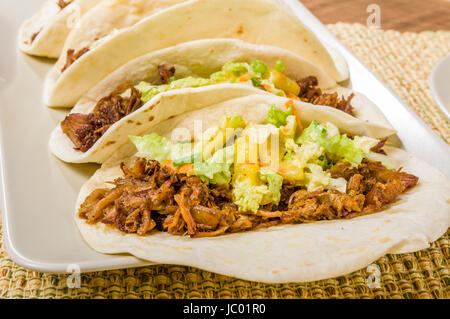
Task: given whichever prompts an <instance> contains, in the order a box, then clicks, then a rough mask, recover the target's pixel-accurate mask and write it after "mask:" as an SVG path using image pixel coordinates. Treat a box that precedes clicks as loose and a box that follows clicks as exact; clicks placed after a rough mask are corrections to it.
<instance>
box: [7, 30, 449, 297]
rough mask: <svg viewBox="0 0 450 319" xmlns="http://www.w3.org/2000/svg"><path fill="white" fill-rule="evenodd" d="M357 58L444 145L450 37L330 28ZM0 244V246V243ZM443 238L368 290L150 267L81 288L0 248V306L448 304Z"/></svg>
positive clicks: (361, 274)
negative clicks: (434, 86) (28, 302)
mask: <svg viewBox="0 0 450 319" xmlns="http://www.w3.org/2000/svg"><path fill="white" fill-rule="evenodd" d="M329 28H330V30H331V31H333V32H334V33H335V34H336V35H337V36H338V37H339V38H340V39H341V40H342V41H343V42H344V43H345V44H346V45H347V46H348V47H349V48H351V49H352V50H353V51H354V52H355V53H356V55H357V56H358V57H359V58H360V59H361V60H362V61H363V62H364V63H366V64H367V65H368V66H369V67H370V68H371V69H372V70H374V71H375V72H376V73H377V75H378V76H380V77H381V79H382V80H383V81H385V82H386V83H387V84H388V85H389V86H390V87H391V88H393V89H394V90H395V92H396V93H397V94H398V95H400V96H401V97H402V98H403V99H404V100H405V101H406V102H407V103H408V104H409V105H410V106H411V107H412V108H413V110H414V111H416V112H417V113H418V114H419V115H420V116H421V117H422V118H423V119H424V120H425V121H426V123H427V124H428V125H430V126H431V127H432V128H433V129H434V130H435V131H436V132H437V133H438V134H439V135H440V136H442V137H443V138H444V139H445V140H446V141H447V142H450V123H449V121H446V119H445V117H444V115H443V114H442V113H440V112H439V111H438V109H437V107H436V105H435V104H434V102H433V100H432V97H431V95H430V91H429V89H428V85H427V77H428V75H429V73H430V70H431V68H432V66H433V65H434V64H435V63H436V62H437V61H438V60H439V59H440V58H441V57H443V56H444V55H445V54H446V53H448V52H449V51H450V32H448V31H446V32H443V31H439V32H423V33H403V34H402V33H399V32H395V31H381V30H376V29H368V28H366V27H364V26H362V25H358V24H353V25H351V24H341V23H339V24H335V25H329ZM0 239H1V238H0ZM449 252H450V249H449V232H447V234H446V235H444V236H443V237H441V238H440V239H439V240H437V241H436V242H434V243H433V244H431V247H430V248H429V249H427V250H422V251H419V252H416V253H411V254H402V255H387V256H385V257H382V258H380V259H379V260H377V261H375V262H374V264H376V265H378V266H379V269H380V272H381V276H380V284H381V286H380V287H379V288H369V286H368V285H367V279H368V277H369V276H370V273H369V272H368V271H367V270H366V269H362V270H360V271H356V272H354V273H352V274H349V275H347V276H343V277H338V278H333V279H328V280H322V281H317V282H311V283H304V284H280V285H269V284H261V283H255V282H248V281H243V280H238V279H234V278H230V277H225V276H220V275H216V274H213V273H210V272H207V271H201V270H198V269H195V268H191V267H180V266H152V267H145V268H136V269H126V270H114V271H103V272H95V273H89V274H83V275H82V276H81V288H78V289H75V288H74V289H71V288H68V286H67V276H66V275H56V274H43V273H38V272H35V271H30V270H27V269H24V268H22V267H19V266H17V265H16V264H14V263H13V262H12V261H11V260H10V259H8V256H7V255H6V253H5V250H4V247H3V246H2V244H1V243H0V297H3V298H449V296H450V268H449Z"/></svg>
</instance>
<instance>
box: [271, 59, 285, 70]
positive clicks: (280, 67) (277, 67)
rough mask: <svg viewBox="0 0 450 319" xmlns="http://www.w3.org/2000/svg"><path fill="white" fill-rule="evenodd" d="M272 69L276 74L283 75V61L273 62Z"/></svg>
mask: <svg viewBox="0 0 450 319" xmlns="http://www.w3.org/2000/svg"><path fill="white" fill-rule="evenodd" d="M274 69H275V70H276V71H278V72H281V73H284V71H285V70H286V66H285V65H284V63H283V61H280V60H278V61H276V62H275V66H274Z"/></svg>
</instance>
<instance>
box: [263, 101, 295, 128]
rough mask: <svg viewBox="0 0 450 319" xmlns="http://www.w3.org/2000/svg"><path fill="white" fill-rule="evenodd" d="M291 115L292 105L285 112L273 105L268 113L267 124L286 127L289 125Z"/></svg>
mask: <svg viewBox="0 0 450 319" xmlns="http://www.w3.org/2000/svg"><path fill="white" fill-rule="evenodd" d="M291 114H292V105H290V106H289V108H288V110H287V111H283V110H281V109H279V108H277V107H276V106H275V105H272V106H271V107H270V110H269V112H268V113H267V123H269V124H273V125H275V126H276V127H280V126H284V125H286V123H287V117H288V116H289V115H291Z"/></svg>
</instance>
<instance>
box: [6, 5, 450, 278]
mask: <svg viewBox="0 0 450 319" xmlns="http://www.w3.org/2000/svg"><path fill="white" fill-rule="evenodd" d="M286 2H287V3H288V4H289V5H291V6H292V10H293V12H294V13H295V14H297V15H298V16H299V17H301V19H302V20H303V22H304V23H305V24H306V25H308V26H309V27H310V28H311V29H312V30H314V31H315V32H316V34H317V35H318V37H319V38H320V39H322V40H323V41H324V42H327V44H329V45H332V46H333V47H334V48H336V49H337V50H339V51H340V52H341V54H342V55H343V56H344V57H345V59H346V60H347V62H348V65H349V68H350V76H351V79H352V81H351V82H352V83H351V84H352V86H353V88H354V89H355V90H357V91H360V92H363V93H365V94H366V95H367V96H368V97H369V98H370V99H372V100H373V101H374V102H375V103H376V104H377V105H379V106H380V109H381V110H382V112H383V113H384V114H385V115H386V117H387V118H388V119H389V121H390V122H391V124H392V125H393V126H394V128H395V129H397V130H398V132H399V133H398V137H399V139H397V141H396V144H397V145H398V146H401V147H403V148H405V149H406V150H407V151H409V152H411V153H412V154H414V155H416V156H418V157H420V158H422V159H424V160H425V161H427V162H429V163H430V164H432V165H434V166H435V167H437V168H438V169H440V170H441V171H442V172H443V173H445V174H446V175H447V176H450V167H449V165H448V159H449V158H450V148H449V146H448V145H447V144H446V143H445V142H444V141H443V140H441V139H440V138H439V137H438V136H437V135H436V134H435V133H434V132H433V131H432V130H431V129H430V128H428V127H427V126H426V125H425V124H424V122H422V120H420V119H419V118H418V116H416V115H415V113H413V112H412V111H411V110H410V109H409V108H408V107H407V106H406V105H405V104H404V103H403V102H401V101H400V99H399V98H398V97H397V96H395V95H394V94H393V93H392V91H391V90H389V89H388V88H387V87H386V86H385V85H384V84H383V83H382V82H380V81H379V80H378V79H377V78H376V77H375V76H374V75H373V74H372V73H371V72H370V71H369V70H368V69H367V68H366V67H365V66H364V65H363V64H362V63H361V62H360V61H359V60H357V59H356V57H355V56H354V55H353V54H352V53H351V52H350V51H349V50H348V49H346V48H345V47H344V46H343V45H342V44H341V43H340V42H339V41H338V40H337V39H336V38H335V37H334V36H333V35H332V34H331V33H330V32H329V31H328V30H327V29H326V28H325V27H324V26H323V25H322V24H321V23H320V22H319V21H318V20H317V19H316V18H315V17H314V16H312V15H311V13H310V12H309V11H307V10H306V9H305V8H304V7H303V6H302V5H301V4H300V3H299V2H298V1H297V0H286ZM41 3H42V1H36V0H22V1H18V0H2V1H1V2H0V17H1V18H0V29H1V30H2V32H1V33H0V43H1V44H2V57H1V60H0V77H1V79H0V103H1V104H0V142H1V179H2V198H1V199H0V200H1V203H2V224H3V233H4V237H3V238H4V242H5V246H6V251H7V253H8V255H9V257H10V258H11V259H12V260H13V261H15V262H16V263H18V264H19V265H21V266H24V267H26V268H31V269H34V270H38V271H44V272H67V271H68V270H69V269H71V267H72V268H73V266H72V265H78V267H80V269H81V271H94V270H105V269H114V268H126V267H136V266H144V265H147V264H149V263H147V262H143V261H141V260H139V259H137V258H134V257H131V256H128V255H104V254H100V253H97V252H95V251H94V250H92V249H91V248H90V247H89V246H88V245H87V244H85V243H84V241H83V240H82V238H81V236H80V235H79V233H78V230H77V228H76V226H75V223H74V220H73V209H74V205H75V200H76V196H77V194H78V190H79V188H80V186H81V185H82V183H83V182H84V181H86V180H87V179H88V178H89V176H90V175H91V174H92V173H93V172H94V170H95V169H96V168H97V167H98V166H95V165H70V164H65V163H62V162H61V161H59V160H57V159H56V158H55V157H54V156H52V155H51V154H50V153H49V151H48V144H47V143H48V137H49V134H50V132H51V130H52V129H53V128H54V127H55V126H56V125H57V124H58V123H59V121H60V120H62V119H63V117H64V116H65V114H66V111H64V110H55V109H48V108H47V107H45V106H44V104H43V103H42V83H43V79H44V77H45V74H46V73H47V71H48V70H49V69H50V67H51V65H52V62H53V61H50V60H46V59H38V58H32V57H29V56H27V55H25V54H22V53H20V52H19V51H18V49H17V44H16V39H17V31H18V28H19V25H20V23H21V22H22V21H24V20H25V19H26V18H28V17H29V16H31V15H32V14H33V13H34V12H36V11H37V10H38V8H39V6H40V5H41Z"/></svg>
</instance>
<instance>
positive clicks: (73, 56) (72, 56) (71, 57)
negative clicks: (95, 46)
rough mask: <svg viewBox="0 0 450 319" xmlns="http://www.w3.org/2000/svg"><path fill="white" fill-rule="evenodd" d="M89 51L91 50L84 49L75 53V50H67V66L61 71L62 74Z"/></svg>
mask: <svg viewBox="0 0 450 319" xmlns="http://www.w3.org/2000/svg"><path fill="white" fill-rule="evenodd" d="M88 51H89V48H82V49H80V50H78V51H76V52H75V50H74V49H69V50H67V56H66V64H64V66H63V67H62V69H61V73H62V72H64V71H65V70H66V69H67V68H68V67H69V66H71V65H72V64H73V63H74V62H75V61H76V60H77V59H78V58H79V57H81V56H82V55H83V54H85V53H86V52H88Z"/></svg>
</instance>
